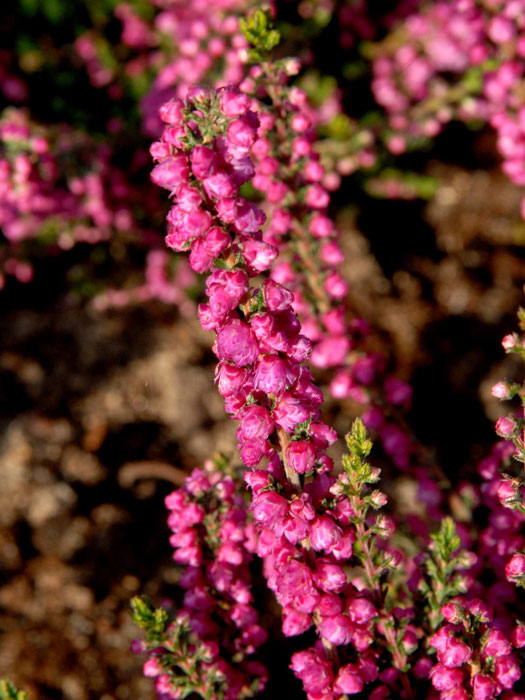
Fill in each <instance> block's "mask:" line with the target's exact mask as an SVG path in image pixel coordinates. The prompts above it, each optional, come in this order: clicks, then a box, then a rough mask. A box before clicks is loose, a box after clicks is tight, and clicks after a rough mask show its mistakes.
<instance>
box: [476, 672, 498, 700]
mask: <svg viewBox="0 0 525 700" xmlns="http://www.w3.org/2000/svg"><path fill="white" fill-rule="evenodd" d="M496 689H497V685H496V683H495V682H494V681H493V680H492V678H490V676H486V675H484V674H483V673H477V674H476V675H475V676H474V678H473V679H472V691H473V696H474V700H490V699H491V698H493V697H494V693H495V691H496Z"/></svg>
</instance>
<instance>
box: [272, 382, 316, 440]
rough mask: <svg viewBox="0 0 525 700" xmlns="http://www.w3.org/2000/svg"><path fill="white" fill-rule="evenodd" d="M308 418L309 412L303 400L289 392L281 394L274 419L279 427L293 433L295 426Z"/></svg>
mask: <svg viewBox="0 0 525 700" xmlns="http://www.w3.org/2000/svg"><path fill="white" fill-rule="evenodd" d="M308 417H309V411H308V409H307V408H306V407H305V406H304V404H303V402H302V401H301V399H298V398H296V397H294V396H292V395H291V394H290V393H289V392H287V391H283V392H282V393H281V394H279V397H278V399H277V403H276V405H275V408H274V410H273V418H274V420H275V422H276V423H277V425H279V426H281V428H283V429H284V430H286V431H287V432H288V433H292V432H293V430H294V428H295V426H296V425H298V424H299V423H303V422H304V421H305V420H307V418H308Z"/></svg>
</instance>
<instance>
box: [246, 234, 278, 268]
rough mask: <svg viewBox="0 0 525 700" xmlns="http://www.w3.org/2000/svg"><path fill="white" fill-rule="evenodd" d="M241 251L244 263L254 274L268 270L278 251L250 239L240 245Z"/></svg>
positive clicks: (266, 244) (267, 244) (261, 242)
mask: <svg viewBox="0 0 525 700" xmlns="http://www.w3.org/2000/svg"><path fill="white" fill-rule="evenodd" d="M241 250H242V254H243V256H244V259H245V260H246V263H247V264H248V265H249V266H250V267H251V268H252V269H253V270H255V271H256V272H264V271H265V270H268V269H269V268H270V267H271V265H272V262H273V261H274V260H275V258H276V257H277V255H278V250H277V248H275V247H274V246H273V245H270V244H269V243H264V242H263V241H255V240H253V239H252V238H247V239H245V240H244V241H243V242H242V243H241Z"/></svg>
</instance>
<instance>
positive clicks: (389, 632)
mask: <svg viewBox="0 0 525 700" xmlns="http://www.w3.org/2000/svg"><path fill="white" fill-rule="evenodd" d="M250 107H253V108H255V109H257V108H258V107H259V103H258V102H257V101H254V100H252V99H251V98H250V97H248V96H247V95H246V94H243V93H242V92H239V91H236V90H234V89H231V88H229V89H223V90H219V91H218V92H214V91H209V90H204V89H203V88H196V89H192V90H190V92H189V97H188V100H186V101H185V102H181V101H180V100H171V101H170V102H168V103H166V104H165V105H164V106H163V108H162V109H161V110H160V115H161V118H162V119H163V120H164V122H165V124H166V126H165V129H164V132H163V135H162V138H161V140H160V141H158V142H156V143H154V144H153V146H152V149H151V152H152V155H153V157H154V158H155V160H157V161H158V164H157V165H156V166H155V167H154V169H153V172H152V179H153V181H154V182H156V183H157V184H159V185H160V186H162V187H164V188H166V189H167V190H169V191H170V196H171V198H172V200H173V202H174V204H173V206H172V208H171V210H170V212H169V213H168V217H167V220H168V234H167V236H166V243H167V245H168V246H169V247H171V248H174V249H175V250H179V251H182V250H188V251H189V253H190V256H189V260H190V265H191V266H192V267H193V269H194V270H196V271H198V272H208V276H207V280H206V293H207V295H208V299H209V301H208V303H206V304H202V305H201V306H200V307H199V317H200V321H201V324H202V326H203V327H204V328H205V329H207V330H213V331H215V333H216V342H215V344H214V351H215V353H216V354H217V356H218V358H219V364H218V366H217V371H216V381H217V384H218V389H219V392H220V393H221V394H222V395H223V397H224V399H225V406H226V409H227V411H228V412H229V413H230V414H232V416H233V417H234V418H236V419H237V420H238V421H239V428H238V431H237V437H238V440H239V450H240V453H241V457H242V460H243V462H244V463H245V465H246V466H248V467H252V468H253V469H252V471H250V472H247V473H246V475H245V479H246V482H247V484H248V486H249V488H250V490H251V491H252V495H253V500H252V505H251V511H252V514H253V518H254V521H255V523H256V526H257V534H258V542H257V548H256V551H257V554H258V555H259V556H260V557H262V558H263V560H264V573H265V576H266V579H267V582H268V586H269V587H270V589H271V590H273V591H274V593H275V595H276V597H277V600H278V601H279V603H280V604H281V606H282V608H283V631H284V633H285V635H287V636H295V635H299V634H302V633H303V632H305V631H306V630H308V629H309V628H310V627H311V626H312V625H314V626H315V627H316V631H317V634H318V635H319V637H320V639H321V641H322V645H323V648H325V650H326V649H327V650H329V651H328V652H326V653H327V654H328V656H327V659H326V663H330V664H333V659H332V658H331V657H330V653H331V652H332V650H335V649H337V648H338V647H345V648H346V649H347V651H346V654H347V655H348V654H349V653H350V651H352V653H353V654H354V655H359V654H360V655H362V661H361V663H360V664H359V663H357V665H356V664H355V663H354V662H353V661H351V660H350V659H348V663H345V664H343V665H342V666H341V668H340V669H339V671H337V669H335V670H334V671H332V672H331V673H328V674H327V676H326V678H327V679H328V680H326V682H325V683H324V685H323V694H322V697H323V698H325V699H326V700H329V698H335V697H337V696H338V695H339V694H340V693H341V692H347V693H349V692H354V693H355V692H359V690H360V689H361V688H362V687H363V685H364V684H365V683H368V682H371V681H374V680H376V679H377V678H378V677H379V676H380V674H379V669H378V667H377V664H376V661H375V660H374V659H375V657H374V653H372V651H371V652H370V653H369V654H367V653H366V652H367V650H369V648H370V647H371V645H372V643H373V641H374V626H375V623H376V618H378V617H379V618H380V626H379V629H380V630H382V631H381V634H382V635H384V636H385V639H386V640H387V642H388V643H389V644H390V645H392V644H394V643H395V644H397V643H398V641H397V640H396V636H395V634H396V633H395V631H394V629H395V627H396V623H395V620H394V618H392V617H391V614H390V613H385V612H384V611H383V610H382V609H381V610H378V608H377V605H379V606H382V599H381V593H380V590H379V589H376V588H374V586H375V584H374V583H372V581H373V580H375V577H376V576H377V575H379V572H380V571H381V567H380V565H378V564H374V563H373V561H372V559H371V558H370V557H369V556H368V555H366V556H365V559H366V565H367V567H368V576H369V580H370V585H372V588H373V590H375V594H372V592H371V591H370V590H367V585H366V583H364V584H363V583H359V581H357V580H356V581H354V582H351V581H349V579H348V576H347V573H346V572H345V570H344V568H343V563H344V562H346V561H348V560H349V559H350V558H351V557H352V552H353V543H354V541H355V540H356V537H357V538H358V539H360V542H361V544H360V548H362V547H365V546H366V545H365V540H366V538H367V537H370V536H371V534H372V533H374V534H379V535H380V536H382V537H386V536H387V535H388V534H392V531H393V525H392V523H391V522H390V521H389V519H388V518H385V517H384V516H383V517H382V518H375V519H372V521H371V524H370V525H368V526H365V524H364V520H365V518H366V511H367V510H368V507H369V506H370V505H372V507H374V508H378V507H381V506H382V505H384V504H385V502H386V499H385V497H384V496H383V494H381V493H380V492H373V494H372V495H371V496H370V497H365V496H363V498H361V497H359V496H358V495H357V494H354V495H352V496H351V497H349V496H348V494H347V490H348V489H351V486H350V482H349V481H348V479H347V480H345V479H344V478H342V479H340V480H337V479H336V478H335V476H333V475H332V473H331V472H332V466H333V463H332V460H331V459H330V458H329V457H328V456H327V455H326V453H325V449H326V448H327V447H328V446H329V445H330V444H331V443H333V442H334V440H335V437H336V436H335V433H334V431H333V430H332V429H330V428H329V427H328V426H327V425H325V424H324V423H323V422H321V421H320V413H319V406H320V404H321V402H322V394H321V392H320V391H319V390H318V389H317V388H316V386H315V384H314V382H313V378H312V375H311V374H310V372H309V371H308V369H307V368H306V367H305V366H304V365H303V362H304V361H305V360H306V359H307V358H308V355H309V352H310V349H311V343H310V341H309V340H308V339H307V338H306V337H305V336H304V335H302V334H301V333H300V330H301V327H300V323H299V320H298V318H297V316H296V315H295V313H294V312H293V311H292V302H293V295H292V294H291V292H290V291H289V290H288V289H287V288H286V287H285V286H284V285H282V284H280V283H279V282H276V281H275V280H274V279H273V278H271V277H270V278H266V279H265V280H264V281H263V282H262V284H261V285H260V286H259V287H258V288H252V287H250V284H249V281H250V278H253V277H255V276H258V275H259V274H260V273H264V272H265V271H267V270H268V269H269V268H270V267H271V265H272V262H273V260H274V259H275V257H276V256H277V253H278V250H277V247H276V246H274V245H272V244H271V243H268V242H265V240H264V236H263V235H262V234H261V231H260V227H261V225H262V224H263V223H264V215H263V213H262V212H261V210H260V209H258V208H257V207H256V206H255V205H253V204H251V203H250V202H248V201H247V200H245V199H244V198H243V197H242V196H241V195H240V194H239V185H240V184H242V183H243V182H246V181H247V180H248V179H249V178H251V177H253V176H254V173H255V169H254V166H253V164H252V161H251V159H250V157H249V150H250V148H252V147H254V146H255V144H256V143H257V139H258V137H259V138H260V137H263V136H264V135H265V134H266V133H267V130H268V126H267V123H268V120H267V119H266V117H265V114H264V112H263V111H262V110H260V113H259V117H258V116H257V114H256V112H254V111H252V110H251V109H250ZM218 263H220V266H218ZM263 458H266V463H267V468H266V469H256V467H258V466H259V465H260V463H261V460H262V459H263ZM376 478H377V477H375V476H374V479H376ZM303 482H304V483H303ZM363 483H365V482H362V483H361V486H362V484H363ZM361 486H360V487H359V488H361ZM352 493H354V492H352ZM369 499H371V500H369ZM356 518H357V519H358V520H359V521H360V524H359V525H358V527H357V530H356V526H355V519H356ZM360 551H361V550H360ZM401 558H402V554H401V553H400V552H398V551H397V552H392V553H391V554H389V555H388V557H387V559H388V561H389V562H394V561H395V562H397V563H399V561H400V560H401ZM378 567H379V568H378ZM374 595H375V599H376V602H373V600H372V598H373V597H374ZM403 619H404V622H401V628H402V636H401V637H400V640H401V639H405V637H406V642H403V643H404V644H406V647H407V650H408V649H411V650H414V649H415V648H417V641H415V640H417V635H416V634H415V632H414V631H412V630H410V629H409V627H407V622H408V619H409V617H408V618H406V617H405V618H404V613H403V612H402V611H400V620H401V621H402V620H403ZM409 639H410V640H411V641H409ZM414 642H415V643H414ZM399 643H401V641H399ZM305 653H306V652H305ZM314 653H315V652H314V651H313V650H309V652H308V653H307V656H308V654H310V655H311V654H314ZM406 653H408V651H405V652H403V654H405V656H406ZM305 658H306V657H305ZM308 658H309V657H308ZM354 658H357V657H356V656H354ZM296 662H297V663H296ZM301 663H302V662H300V661H299V657H298V658H297V659H296V660H295V661H294V663H293V665H292V668H294V670H296V672H297V674H298V675H299V677H300V678H302V679H303V683H304V685H305V689H306V691H307V694H308V697H309V698H312V700H313V699H314V698H315V697H318V696H317V695H315V694H314V691H313V690H312V688H313V686H311V684H310V682H309V681H308V680H306V681H305V678H304V673H303V671H302V670H301V669H302V665H301ZM405 663H406V661H405V657H403V655H402V654H401V652H399V654H398V656H396V652H394V664H395V665H394V666H392V667H391V668H390V669H389V670H388V672H385V673H384V674H383V675H382V676H381V678H380V680H381V681H382V683H383V684H385V683H386V684H389V685H390V686H393V687H395V686H396V684H397V683H399V681H400V678H401V675H402V674H401V673H400V669H402V668H403V667H404V666H405ZM321 666H322V664H321ZM323 673H324V672H323ZM352 683H353V686H352ZM351 687H353V688H354V690H353V691H352V690H351ZM342 688H346V690H344V691H342V690H341V689H342ZM378 692H379V691H378ZM381 692H383V691H381ZM319 697H321V696H319Z"/></svg>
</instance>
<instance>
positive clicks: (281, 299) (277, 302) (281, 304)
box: [262, 279, 293, 312]
mask: <svg viewBox="0 0 525 700" xmlns="http://www.w3.org/2000/svg"><path fill="white" fill-rule="evenodd" d="M262 291H263V296H264V301H265V304H266V306H267V308H268V309H269V310H270V311H274V312H277V311H286V310H287V309H289V308H290V307H291V305H292V302H293V294H292V293H291V292H290V291H289V290H288V289H286V287H283V285H282V284H279V283H278V282H274V280H273V279H267V280H264V282H263V285H262Z"/></svg>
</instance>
